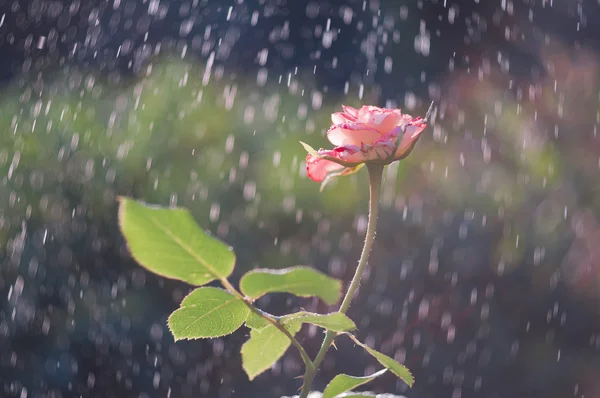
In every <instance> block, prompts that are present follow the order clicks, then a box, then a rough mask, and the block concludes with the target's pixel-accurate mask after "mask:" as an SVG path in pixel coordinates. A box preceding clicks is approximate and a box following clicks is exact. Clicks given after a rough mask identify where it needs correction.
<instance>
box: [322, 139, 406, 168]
mask: <svg viewBox="0 0 600 398" xmlns="http://www.w3.org/2000/svg"><path fill="white" fill-rule="evenodd" d="M394 148H395V142H392V141H384V140H378V141H377V144H376V145H362V146H360V147H359V146H356V145H343V146H338V147H335V148H333V149H329V150H327V149H319V151H318V152H319V156H326V157H330V158H335V159H339V160H341V161H343V162H346V163H349V164H352V165H357V164H360V163H365V162H368V161H371V160H382V159H386V158H388V157H390V156H391V155H392V153H394ZM332 161H333V162H335V160H332Z"/></svg>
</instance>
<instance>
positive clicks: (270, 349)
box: [242, 323, 302, 380]
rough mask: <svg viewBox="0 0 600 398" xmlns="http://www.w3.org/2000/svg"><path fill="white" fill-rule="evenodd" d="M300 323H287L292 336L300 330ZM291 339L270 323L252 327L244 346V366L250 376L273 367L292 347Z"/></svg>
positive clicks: (251, 378) (253, 376)
mask: <svg viewBox="0 0 600 398" xmlns="http://www.w3.org/2000/svg"><path fill="white" fill-rule="evenodd" d="M301 326H302V325H301V324H300V323H292V324H289V325H286V328H287V330H288V331H289V332H290V334H291V335H292V336H295V335H296V333H298V331H299V330H300V327H301ZM290 344H291V341H290V339H289V338H288V337H287V336H286V335H285V334H284V333H283V332H282V331H280V330H279V329H277V327H275V326H274V325H272V324H271V325H268V326H266V327H264V328H262V329H261V330H257V329H252V330H251V331H250V339H249V340H248V341H246V342H245V343H244V345H243V346H242V367H243V368H244V371H246V374H247V375H248V378H249V379H250V380H253V379H254V378H255V377H256V376H258V375H260V374H261V373H263V372H264V371H265V370H267V369H269V368H271V366H273V364H274V363H275V362H277V361H278V360H279V358H281V357H282V356H283V354H285V352H286V351H287V349H288V348H289V347H290Z"/></svg>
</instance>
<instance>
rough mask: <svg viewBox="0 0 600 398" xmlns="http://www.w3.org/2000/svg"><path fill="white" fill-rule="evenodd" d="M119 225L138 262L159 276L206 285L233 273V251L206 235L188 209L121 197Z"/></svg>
mask: <svg viewBox="0 0 600 398" xmlns="http://www.w3.org/2000/svg"><path fill="white" fill-rule="evenodd" d="M119 225H120V227H121V231H122V232H123V235H124V236H125V239H126V240H127V243H128V246H129V250H130V251H131V254H132V255H133V257H134V258H135V260H136V261H137V262H139V263H140V264H141V265H142V266H144V267H146V268H147V269H148V270H150V271H152V272H154V273H155V274H158V275H161V276H164V277H166V278H172V279H179V280H182V281H184V282H188V283H190V284H192V285H196V286H202V285H205V284H207V283H208V282H210V281H212V280H215V279H224V278H227V277H228V276H229V275H230V274H231V272H232V271H233V267H234V265H235V255H234V253H233V251H232V250H231V249H230V248H229V247H228V246H227V245H225V244H224V243H222V242H221V241H219V240H217V239H215V238H213V237H211V236H210V235H208V234H207V233H206V232H204V231H203V230H202V229H201V228H200V227H199V226H198V225H197V224H196V222H195V221H194V219H193V218H192V216H191V215H190V213H189V212H188V211H187V210H185V209H169V208H161V207H155V206H148V205H144V204H142V203H139V202H137V201H134V200H132V199H128V198H120V206H119Z"/></svg>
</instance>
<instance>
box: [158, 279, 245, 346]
mask: <svg viewBox="0 0 600 398" xmlns="http://www.w3.org/2000/svg"><path fill="white" fill-rule="evenodd" d="M249 311H250V310H249V309H248V307H247V306H246V304H245V303H244V301H243V300H242V299H240V298H238V297H235V296H234V295H232V294H230V293H228V292H226V291H225V290H222V289H217V288H216V287H201V288H199V289H196V290H194V291H193V292H192V293H190V294H189V295H188V296H186V297H185V298H184V299H183V301H182V302H181V307H180V308H179V309H178V310H176V311H175V312H173V313H172V314H171V316H170V317H169V322H168V323H169V329H170V330H171V333H172V334H173V336H174V337H175V340H182V339H202V338H214V337H220V336H224V335H227V334H230V333H233V332H235V331H236V330H237V329H239V328H240V326H242V325H243V324H244V322H245V321H246V318H247V317H248V312H249Z"/></svg>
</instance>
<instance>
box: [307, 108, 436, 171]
mask: <svg viewBox="0 0 600 398" xmlns="http://www.w3.org/2000/svg"><path fill="white" fill-rule="evenodd" d="M342 108H343V109H344V112H337V113H334V114H333V115H331V120H332V121H333V126H331V128H330V129H329V131H327V138H328V139H329V141H330V142H331V143H332V144H333V145H335V146H336V147H335V148H333V149H331V150H325V149H319V150H318V151H310V152H311V153H309V154H308V155H307V157H306V174H307V175H308V176H309V177H310V178H311V179H312V180H314V181H317V182H321V181H324V180H325V179H326V178H327V177H328V176H332V175H336V176H338V175H344V174H350V173H353V172H355V171H356V170H357V169H358V168H359V167H358V166H361V165H362V164H363V163H368V162H379V163H382V164H389V163H392V162H393V161H396V160H399V159H402V158H404V157H406V156H407V155H408V154H409V153H410V151H411V150H412V148H413V146H414V145H415V143H416V142H417V139H418V138H419V135H420V134H421V132H422V131H423V130H424V129H425V127H427V124H426V120H424V119H422V118H420V117H416V118H413V117H412V116H410V115H406V114H402V112H401V111H400V109H387V108H378V107H376V106H363V107H362V108H360V109H354V108H352V107H349V106H342ZM428 113H429V112H428ZM306 147H308V146H306ZM308 148H310V147H308Z"/></svg>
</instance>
